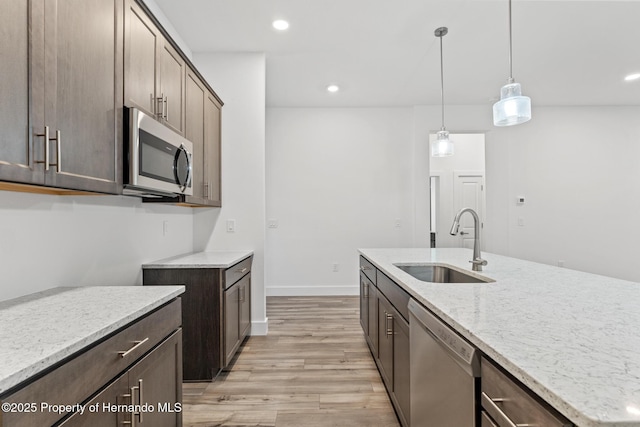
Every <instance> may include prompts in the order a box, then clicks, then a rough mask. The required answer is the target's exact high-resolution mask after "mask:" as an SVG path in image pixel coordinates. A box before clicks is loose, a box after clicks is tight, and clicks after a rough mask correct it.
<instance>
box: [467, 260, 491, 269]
mask: <svg viewBox="0 0 640 427" xmlns="http://www.w3.org/2000/svg"><path fill="white" fill-rule="evenodd" d="M469 262H470V263H471V264H473V268H472V270H473V271H482V266H483V265H487V260H486V259H482V258H476V259H474V260H473V261H469Z"/></svg>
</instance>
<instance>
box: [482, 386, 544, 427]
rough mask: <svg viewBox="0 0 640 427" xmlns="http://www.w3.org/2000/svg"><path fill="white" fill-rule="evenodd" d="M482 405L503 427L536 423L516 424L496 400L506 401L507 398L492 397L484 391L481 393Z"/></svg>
mask: <svg viewBox="0 0 640 427" xmlns="http://www.w3.org/2000/svg"><path fill="white" fill-rule="evenodd" d="M480 398H481V401H482V407H483V408H484V409H485V410H486V411H487V412H488V413H489V414H490V415H491V417H493V419H494V420H496V421H497V422H498V425H500V426H505V427H535V426H536V424H516V423H514V422H513V421H511V419H510V418H509V417H508V416H507V414H505V413H504V412H503V411H502V409H500V407H499V406H498V405H497V404H496V402H507V401H509V399H505V398H496V399H492V398H491V397H489V396H488V395H487V393H485V392H484V391H483V392H482V395H481V397H480Z"/></svg>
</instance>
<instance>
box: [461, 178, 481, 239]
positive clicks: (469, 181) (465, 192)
mask: <svg viewBox="0 0 640 427" xmlns="http://www.w3.org/2000/svg"><path fill="white" fill-rule="evenodd" d="M453 192H454V210H455V213H458V212H459V211H460V209H462V208H471V209H473V210H474V211H476V213H477V214H478V217H479V218H480V235H481V236H482V225H483V223H484V173H482V172H455V174H454V190H453ZM473 236H474V230H473V216H472V215H471V214H470V213H465V214H464V215H462V217H461V218H460V232H459V233H458V237H457V239H458V246H459V247H463V248H470V249H471V248H473ZM481 240H482V239H481ZM480 249H482V248H480Z"/></svg>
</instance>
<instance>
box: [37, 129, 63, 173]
mask: <svg viewBox="0 0 640 427" xmlns="http://www.w3.org/2000/svg"><path fill="white" fill-rule="evenodd" d="M61 135H62V133H61V132H60V130H56V137H55V138H51V136H50V132H49V126H45V127H44V133H37V134H36V136H42V137H44V160H36V161H35V163H44V170H45V171H48V170H49V167H50V166H55V167H56V172H58V173H60V168H61V167H62V163H61V162H60V154H61V151H62V150H61V141H62V136H61ZM50 141H56V156H57V158H56V163H51V154H50V153H51V152H50V150H49V142H50Z"/></svg>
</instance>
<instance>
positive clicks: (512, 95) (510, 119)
mask: <svg viewBox="0 0 640 427" xmlns="http://www.w3.org/2000/svg"><path fill="white" fill-rule="evenodd" d="M529 120H531V98H529V97H528V96H522V88H521V87H520V83H516V82H515V80H514V79H513V59H512V42H511V0H509V80H507V84H506V85H504V86H502V88H501V89H500V101H498V102H496V103H495V104H493V124H494V125H495V126H513V125H519V124H520V123H524V122H528V121H529Z"/></svg>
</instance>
